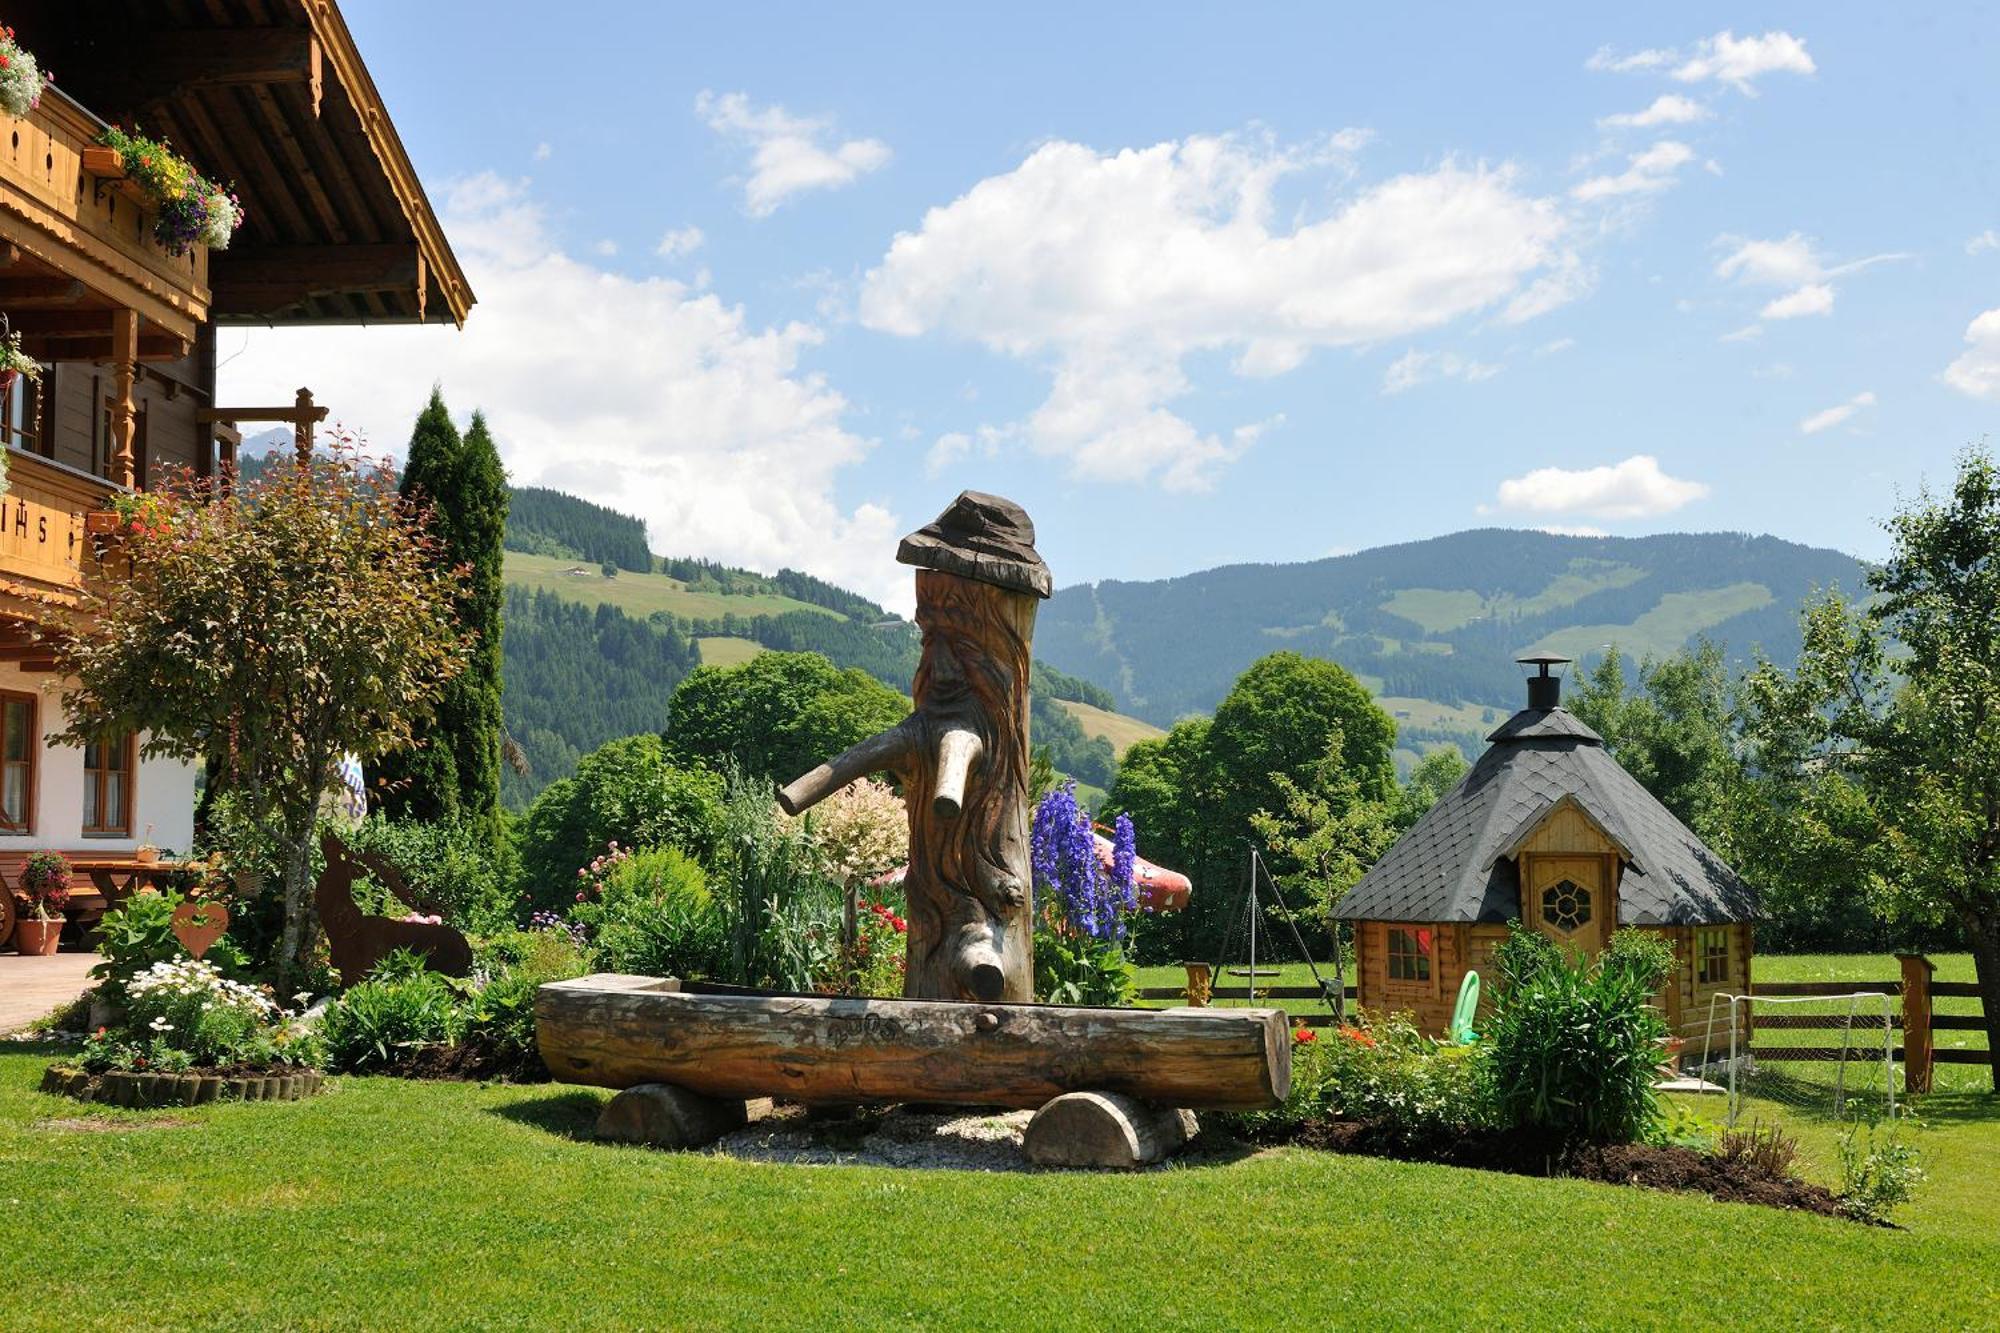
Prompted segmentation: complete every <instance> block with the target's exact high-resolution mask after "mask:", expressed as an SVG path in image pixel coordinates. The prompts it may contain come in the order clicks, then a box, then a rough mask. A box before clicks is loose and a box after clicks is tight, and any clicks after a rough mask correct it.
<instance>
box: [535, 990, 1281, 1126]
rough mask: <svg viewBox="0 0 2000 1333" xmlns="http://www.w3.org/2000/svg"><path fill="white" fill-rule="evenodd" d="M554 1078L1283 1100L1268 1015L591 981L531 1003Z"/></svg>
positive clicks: (926, 1094) (930, 1097)
mask: <svg viewBox="0 0 2000 1333" xmlns="http://www.w3.org/2000/svg"><path fill="white" fill-rule="evenodd" d="M535 1037H536V1041H537V1043H538V1044H539V1045H540V1047H541V1052H542V1059H543V1060H544V1061H546V1062H547V1063H548V1066H549V1069H550V1071H551V1072H552V1073H553V1074H554V1075H555V1077H556V1078H558V1079H560V1080H562V1081H564V1082H569V1083H589V1084H595V1085H597V1086H599V1087H607V1088H628V1087H633V1086H636V1085H638V1084H641V1083H671V1084H674V1085H675V1086H677V1087H680V1088H685V1089H687V1090H689V1091H691V1092H698V1093H701V1094H703V1095H704V1096H709V1097H720V1098H738V1099H740V1098H746V1097H786V1098H790V1099H792V1100H795V1101H803V1102H825V1103H832V1104H840V1103H848V1104H853V1103H863V1102H912V1101H919V1102H934V1103H941V1104H955V1105H970V1106H1019V1107H1029V1108H1035V1107H1040V1106H1042V1105H1043V1104H1044V1103H1046V1102H1048V1101H1049V1100H1050V1099H1051V1098H1054V1097H1058V1096H1060V1095H1062V1094H1063V1093H1065V1092H1117V1093H1124V1094H1126V1095H1128V1096H1132V1097H1136V1098H1139V1099H1140V1100H1142V1101H1148V1102H1152V1103H1155V1104H1157V1105H1161V1106H1188V1107H1200V1108H1211V1107H1212V1108H1217V1109H1232V1110H1233V1109H1241V1110H1258V1109H1264V1108H1269V1107H1273V1106H1276V1105H1277V1104H1278V1103H1280V1102H1281V1101H1283V1100H1284V1098H1285V1095H1286V1093H1287V1092H1289V1091H1290V1089H1291V1079H1292V1045H1291V1031H1290V1029H1289V1027H1288V1026H1287V1025H1286V1021H1285V1016H1284V1014H1282V1013H1280V1012H1279V1011H1278V1010H1275V1009H1150V1010H1149V1009H1083V1008H1069V1007H1065V1006H1057V1005H1010V1004H982V1003H975V1002H962V1001H954V1000H873V999H855V998H847V997H840V996H821V995H765V994H756V993H745V992H732V993H726V994H710V993H701V992H695V991H690V990H684V989H682V987H681V983H679V982H677V981H674V980H672V979H670V978H659V977H633V976H622V975H618V974H616V973H601V974H599V975H596V976H589V977H580V978H578V979H576V980H574V981H556V982H550V983H549V984H548V985H545V986H543V987H542V988H541V989H540V990H539V991H538V992H537V993H536V995H535Z"/></svg>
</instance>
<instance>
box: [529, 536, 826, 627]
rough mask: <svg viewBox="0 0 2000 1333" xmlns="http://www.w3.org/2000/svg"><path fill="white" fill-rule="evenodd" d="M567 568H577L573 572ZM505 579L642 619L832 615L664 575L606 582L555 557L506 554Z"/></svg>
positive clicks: (629, 575) (625, 574)
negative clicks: (692, 588)
mask: <svg viewBox="0 0 2000 1333" xmlns="http://www.w3.org/2000/svg"><path fill="white" fill-rule="evenodd" d="M570 570H582V571H583V572H582V573H581V574H572V573H570V572H569V571H570ZM505 577H506V580H507V582H508V583H509V584H511V585H513V586H516V587H521V588H529V589H545V590H547V591H549V592H552V593H554V594H555V595H556V596H558V597H561V598H562V599H563V600H565V601H570V602H582V603H583V604H584V605H585V606H596V605H598V604H599V603H603V602H609V603H610V604H611V605H612V606H615V607H617V608H618V609H619V610H621V611H623V612H625V613H626V614H627V615H632V616H637V617H639V618H640V619H642V620H643V619H644V618H645V617H647V616H650V615H651V614H653V612H655V611H665V612H666V613H667V614H668V615H673V616H680V617H682V618H684V619H691V620H713V619H717V618H719V617H722V616H726V615H731V614H734V615H739V616H775V615H779V614H782V613H783V612H786V611H812V612H815V613H817V614H819V615H823V616H834V615H837V613H836V612H833V611H829V610H827V609H826V608H825V607H823V606H814V605H812V604H811V603H810V602H801V601H796V600H794V599H793V598H790V597H780V596H777V595H774V594H764V593H756V594H749V595H744V596H732V597H725V596H722V595H721V594H719V593H707V592H689V591H688V588H687V585H686V584H684V583H682V582H681V581H680V580H679V579H670V578H668V577H667V576H666V575H664V574H635V573H633V572H632V571H631V570H629V569H625V570H620V571H619V572H618V577H617V578H612V579H607V578H605V577H604V576H603V575H602V574H601V573H599V572H598V568H597V566H596V565H593V564H591V563H589V562H588V561H581V562H580V561H576V560H561V559H557V558H556V557H555V556H548V555H528V554H526V553H525V552H522V551H508V552H507V553H506V565H505Z"/></svg>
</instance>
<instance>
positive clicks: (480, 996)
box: [465, 930, 590, 1078]
mask: <svg viewBox="0 0 2000 1333" xmlns="http://www.w3.org/2000/svg"><path fill="white" fill-rule="evenodd" d="M589 970H590V968H589V964H588V962H587V960H586V959H585V957H584V954H583V950H582V949H581V948H580V947H579V946H578V945H577V943H576V941H575V940H574V939H573V938H572V937H571V936H570V934H569V932H567V931H562V930H521V931H509V932H507V933H506V934H504V935H500V936H497V937H495V938H493V939H490V940H487V941H485V942H484V943H483V944H482V945H481V946H480V948H479V951H478V954H477V956H476V959H475V968H474V975H475V977H476V978H477V980H476V981H475V989H474V990H473V993H472V995H471V996H470V998H469V999H468V1001H467V1003H466V1021H465V1041H466V1043H467V1044H468V1045H470V1046H474V1047H477V1048H478V1049H479V1051H480V1052H481V1054H482V1055H483V1056H484V1057H485V1058H486V1060H487V1061H489V1062H491V1063H492V1064H494V1065H497V1066H499V1067H500V1068H501V1069H503V1070H505V1071H507V1072H508V1073H510V1074H511V1075H513V1076H514V1077H517V1078H544V1077H547V1075H548V1067H547V1066H546V1065H544V1064H543V1063H542V1056H541V1051H540V1050H539V1049H538V1048H537V1047H536V1045H535V991H536V989H537V988H538V987H540V986H541V985H542V984H543V983H544V982H549V981H567V980H568V979H570V978H571V977H580V976H582V975H583V974H584V973H586V972H588V971H589Z"/></svg>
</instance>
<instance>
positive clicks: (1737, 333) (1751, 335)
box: [1716, 324, 1764, 343]
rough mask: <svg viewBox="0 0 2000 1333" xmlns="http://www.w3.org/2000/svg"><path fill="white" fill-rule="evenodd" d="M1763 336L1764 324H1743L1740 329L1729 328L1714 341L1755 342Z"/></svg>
mask: <svg viewBox="0 0 2000 1333" xmlns="http://www.w3.org/2000/svg"><path fill="white" fill-rule="evenodd" d="M1763 336H1764V326H1763V325H1762V324H1745V325H1744V326H1743V327H1742V328H1740V329H1731V330H1730V331H1729V332H1727V333H1725V334H1723V335H1722V336H1721V337H1720V338H1718V339H1716V341H1717V342H1725V343H1748V342H1756V341H1757V340H1758V339H1759V338H1761V337H1763Z"/></svg>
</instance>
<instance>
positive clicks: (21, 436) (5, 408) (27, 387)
mask: <svg viewBox="0 0 2000 1333" xmlns="http://www.w3.org/2000/svg"><path fill="white" fill-rule="evenodd" d="M42 373H43V375H44V376H45V377H46V376H47V375H48V374H49V373H50V372H49V371H47V370H45V371H43V372H42ZM42 397H43V389H42V386H40V385H38V384H36V383H35V381H33V380H31V379H29V378H28V377H27V376H26V375H16V376H15V377H14V382H13V383H12V384H10V385H8V386H7V391H6V393H5V394H4V395H0V442H4V443H5V444H7V445H8V446H9V447H10V448H14V449H24V450H26V451H27V452H29V453H31V454H39V453H46V452H47V451H46V450H45V449H44V448H43V447H42V432H41V430H40V429H39V426H40V422H41V412H42Z"/></svg>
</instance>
